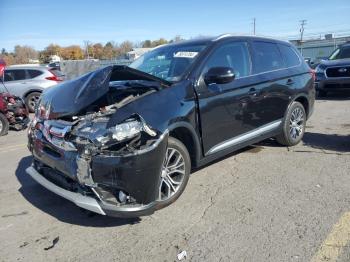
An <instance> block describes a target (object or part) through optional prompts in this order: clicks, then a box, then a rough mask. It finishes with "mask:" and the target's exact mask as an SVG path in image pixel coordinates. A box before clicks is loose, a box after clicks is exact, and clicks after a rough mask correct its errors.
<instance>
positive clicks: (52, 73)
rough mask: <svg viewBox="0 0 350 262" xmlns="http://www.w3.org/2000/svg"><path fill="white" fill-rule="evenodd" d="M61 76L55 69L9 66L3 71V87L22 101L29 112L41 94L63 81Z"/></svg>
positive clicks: (32, 110) (32, 109)
mask: <svg viewBox="0 0 350 262" xmlns="http://www.w3.org/2000/svg"><path fill="white" fill-rule="evenodd" d="M63 80H64V78H63V74H62V73H61V72H60V71H58V70H55V69H51V68H48V67H44V66H42V67H41V66H33V67H27V66H9V67H7V68H6V69H5V77H4V81H5V85H6V88H7V89H8V91H9V92H10V93H11V94H13V95H15V96H19V97H21V98H23V99H24V101H25V103H26V105H27V107H28V109H29V111H30V112H34V107H35V104H36V103H37V101H38V100H39V97H40V95H41V92H42V91H43V90H44V89H46V88H48V87H51V86H54V85H57V83H59V82H61V81H63Z"/></svg>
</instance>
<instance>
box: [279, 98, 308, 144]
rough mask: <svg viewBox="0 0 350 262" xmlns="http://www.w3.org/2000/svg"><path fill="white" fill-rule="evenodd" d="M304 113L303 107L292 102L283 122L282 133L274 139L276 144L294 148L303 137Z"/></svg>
mask: <svg viewBox="0 0 350 262" xmlns="http://www.w3.org/2000/svg"><path fill="white" fill-rule="evenodd" d="M305 125H306V113H305V109H304V107H303V105H302V104H301V103H299V102H293V103H292V104H291V105H290V107H289V109H288V112H287V114H286V116H285V118H284V120H283V127H282V128H283V129H282V133H281V134H280V135H279V136H277V137H276V139H277V142H278V143H280V144H282V145H285V146H295V145H296V144H298V143H299V142H300V141H301V139H302V138H303V136H304V133H305Z"/></svg>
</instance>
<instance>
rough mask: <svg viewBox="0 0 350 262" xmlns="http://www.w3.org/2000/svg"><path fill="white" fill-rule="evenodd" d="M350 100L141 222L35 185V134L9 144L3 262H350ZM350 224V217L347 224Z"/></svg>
mask: <svg viewBox="0 0 350 262" xmlns="http://www.w3.org/2000/svg"><path fill="white" fill-rule="evenodd" d="M349 134H350V97H349V98H347V99H344V98H342V97H340V96H333V97H331V98H328V99H327V100H318V101H317V102H316V105H315V112H314V114H313V116H312V118H311V119H310V121H308V123H307V133H306V134H305V137H304V140H303V143H300V144H299V145H298V146H295V147H291V148H286V147H280V146H278V145H277V144H276V143H275V142H274V141H273V140H268V141H264V142H262V143H260V144H258V145H255V146H252V147H248V148H246V149H244V150H241V151H240V152H237V153H236V154H233V155H230V156H228V157H227V158H225V159H222V160H220V161H216V162H215V163H213V164H211V165H209V166H207V167H205V168H202V169H200V170H198V171H196V172H195V173H193V174H192V176H191V178H190V181H189V184H188V186H187V188H186V190H185V192H184V194H183V195H182V196H181V197H180V199H179V200H178V201H177V202H175V203H174V204H173V205H171V206H169V207H167V208H165V209H163V210H160V211H158V212H156V213H155V214H154V215H152V216H149V217H143V218H141V219H118V218H111V217H104V216H100V215H94V214H92V213H89V212H86V211H83V210H81V209H79V208H78V207H76V206H75V205H73V204H71V203H70V202H69V201H66V200H65V199H62V198H60V197H59V196H56V195H55V194H53V193H51V192H49V191H47V190H46V189H44V188H43V187H41V186H40V185H38V184H37V183H35V182H34V181H33V180H32V179H31V178H30V177H29V176H28V175H26V173H25V172H24V170H25V168H26V167H28V166H29V165H30V163H31V157H30V154H29V152H28V150H27V148H26V133H25V131H22V132H15V131H12V132H10V133H9V135H7V136H5V137H1V138H0V149H1V150H0V261H84V260H85V261H176V260H177V257H176V256H177V254H178V253H179V252H181V251H182V250H186V252H187V261H254V262H255V261H278V262H280V261H310V260H312V261H349V260H350V249H349V247H348V246H350V244H349V243H348V242H349V241H350V221H349V220H350V215H347V214H349V213H348V212H349V211H350V194H349V188H350V180H349V178H350V135H349ZM348 217H349V219H348Z"/></svg>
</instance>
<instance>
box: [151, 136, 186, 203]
mask: <svg viewBox="0 0 350 262" xmlns="http://www.w3.org/2000/svg"><path fill="white" fill-rule="evenodd" d="M171 154H172V155H171ZM169 157H170V158H169ZM177 157H180V158H181V159H178V158H177ZM175 161H179V163H178V164H177V165H176V166H175V167H178V169H177V170H179V173H176V172H174V169H171V168H170V167H171V166H172V165H174V162H175ZM175 164H176V162H175ZM182 164H183V165H182ZM190 172H191V158H190V155H189V153H188V151H187V149H186V147H185V145H184V144H183V143H182V142H181V141H179V140H178V139H176V138H173V137H169V139H168V146H167V150H166V155H165V156H164V162H163V166H162V171H161V174H160V176H161V178H160V185H159V194H158V204H157V209H161V208H164V207H166V206H168V205H170V204H171V203H173V202H174V201H175V200H176V199H178V198H179V197H180V195H181V194H182V193H183V191H184V190H185V187H186V185H187V182H188V179H189V177H190ZM168 175H169V176H170V177H171V180H169V178H168V177H167V176H168ZM174 175H175V176H174ZM180 179H181V180H180ZM164 180H165V181H164ZM171 181H175V182H176V183H179V182H180V181H181V183H180V184H179V185H175V184H173V183H171ZM167 183H171V184H172V186H173V187H176V191H174V190H171V189H172V187H171V186H169V185H167ZM166 189H169V190H171V191H172V194H171V195H170V196H169V195H167V191H166Z"/></svg>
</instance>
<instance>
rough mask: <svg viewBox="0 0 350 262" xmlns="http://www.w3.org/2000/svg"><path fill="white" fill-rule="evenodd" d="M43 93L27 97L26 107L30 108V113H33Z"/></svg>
mask: <svg viewBox="0 0 350 262" xmlns="http://www.w3.org/2000/svg"><path fill="white" fill-rule="evenodd" d="M40 95H41V93H40V92H32V93H30V94H28V95H27V96H26V100H25V101H26V106H27V107H28V110H29V112H31V113H33V112H34V109H35V105H36V103H38V101H39V97H40Z"/></svg>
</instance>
